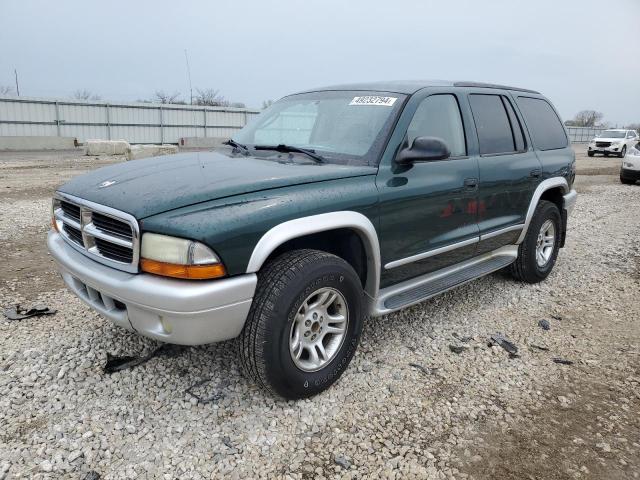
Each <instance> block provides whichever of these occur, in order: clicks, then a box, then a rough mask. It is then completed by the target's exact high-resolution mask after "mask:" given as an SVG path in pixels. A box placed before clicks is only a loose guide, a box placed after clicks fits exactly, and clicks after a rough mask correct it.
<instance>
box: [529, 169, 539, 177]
mask: <svg viewBox="0 0 640 480" xmlns="http://www.w3.org/2000/svg"><path fill="white" fill-rule="evenodd" d="M529 176H530V177H533V178H539V177H541V176H542V169H541V168H534V169H533V170H531V171H530V172H529Z"/></svg>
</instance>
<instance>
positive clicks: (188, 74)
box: [184, 48, 193, 105]
mask: <svg viewBox="0 0 640 480" xmlns="http://www.w3.org/2000/svg"><path fill="white" fill-rule="evenodd" d="M184 58H185V60H186V61H187V77H188V78H189V97H190V98H191V105H193V87H192V86H191V68H190V67H189V55H188V54H187V49H186V48H185V49H184Z"/></svg>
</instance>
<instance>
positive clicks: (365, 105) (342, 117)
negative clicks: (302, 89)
mask: <svg viewBox="0 0 640 480" xmlns="http://www.w3.org/2000/svg"><path fill="white" fill-rule="evenodd" d="M404 99H405V95H401V94H397V93H393V94H390V93H380V92H359V91H326V92H311V93H302V94H299V95H291V96H289V97H285V98H283V99H282V100H279V101H278V102H276V103H274V104H273V105H271V106H270V107H269V108H267V109H266V110H265V111H264V112H262V113H261V114H260V115H259V116H258V117H256V118H255V119H253V120H252V121H251V122H250V123H249V124H248V125H247V126H245V127H244V128H243V129H242V130H240V131H239V132H238V133H236V134H235V135H234V136H233V140H234V141H235V142H238V143H241V144H244V145H247V146H248V147H249V149H250V151H251V154H252V155H257V156H264V155H267V156H273V155H274V154H277V152H275V153H274V151H265V150H260V151H256V150H254V149H253V147H255V146H263V147H264V146H277V145H287V146H292V147H297V148H303V149H307V150H311V151H312V152H315V153H317V154H318V155H321V156H322V158H323V159H324V160H325V161H326V162H329V163H341V164H349V165H377V163H378V161H379V156H380V153H381V151H382V149H383V148H384V145H385V143H386V139H387V135H388V134H389V131H390V130H391V127H392V126H393V122H394V120H395V118H396V117H397V115H398V112H399V111H400V109H401V106H402V102H403V101H404Z"/></svg>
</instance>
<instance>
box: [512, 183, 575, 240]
mask: <svg viewBox="0 0 640 480" xmlns="http://www.w3.org/2000/svg"><path fill="white" fill-rule="evenodd" d="M557 187H561V188H562V193H563V194H566V193H569V184H568V183H567V180H566V179H565V178H564V177H552V178H547V179H546V180H543V181H542V182H540V185H538V187H537V188H536V190H535V192H533V197H532V198H531V203H529V209H528V210H527V216H526V218H525V220H524V228H523V229H522V233H520V236H519V237H518V241H517V242H516V244H518V245H520V244H521V243H522V242H523V241H524V237H526V236H527V230H529V224H530V223H531V219H532V218H533V212H535V210H536V207H537V206H538V202H539V201H540V197H542V194H543V193H544V192H546V191H547V190H551V189H552V188H557Z"/></svg>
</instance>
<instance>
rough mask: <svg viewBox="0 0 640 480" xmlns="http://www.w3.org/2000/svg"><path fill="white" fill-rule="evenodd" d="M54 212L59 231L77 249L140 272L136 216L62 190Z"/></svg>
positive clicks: (104, 260) (108, 262) (108, 263)
mask: <svg viewBox="0 0 640 480" xmlns="http://www.w3.org/2000/svg"><path fill="white" fill-rule="evenodd" d="M53 215H54V218H55V220H56V223H57V227H58V231H59V232H60V234H61V235H62V237H63V238H64V239H65V240H66V241H67V243H69V245H71V246H72V247H73V248H75V249H76V250H78V251H80V252H82V253H83V254H85V255H87V256H89V257H91V258H93V259H94V260H97V261H98V262H101V263H104V264H106V265H109V266H111V267H114V268H118V269H120V270H124V271H127V272H137V271H138V260H139V248H140V242H139V238H140V234H139V230H138V222H137V221H136V219H135V218H134V217H133V216H131V215H129V214H128V213H125V212H120V211H119V210H115V209H113V208H110V207H106V206H104V205H99V204H97V203H93V202H89V201H87V200H83V199H81V198H77V197H74V196H71V195H68V194H64V193H59V192H58V193H56V195H55V196H54V198H53Z"/></svg>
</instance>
